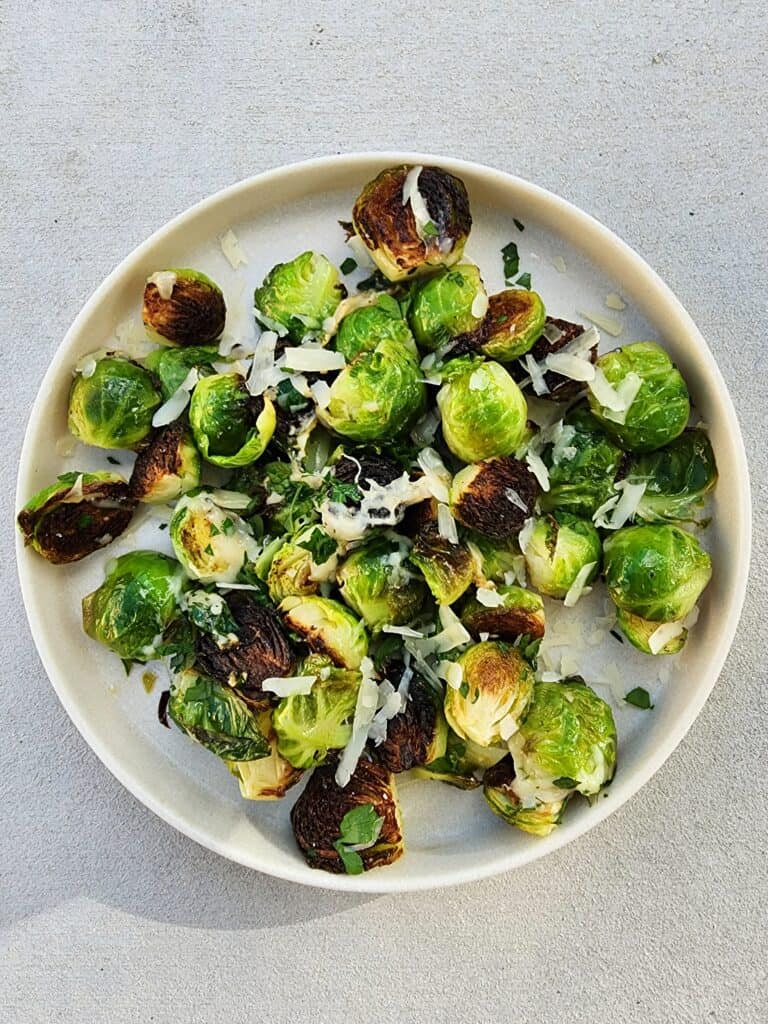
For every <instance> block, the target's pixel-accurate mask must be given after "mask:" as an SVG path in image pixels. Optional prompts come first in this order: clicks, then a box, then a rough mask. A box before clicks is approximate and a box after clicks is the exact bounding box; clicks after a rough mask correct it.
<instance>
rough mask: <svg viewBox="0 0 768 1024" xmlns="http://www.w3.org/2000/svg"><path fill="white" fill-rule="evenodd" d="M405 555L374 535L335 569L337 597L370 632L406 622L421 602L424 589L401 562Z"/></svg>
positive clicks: (395, 545) (401, 550)
mask: <svg viewBox="0 0 768 1024" xmlns="http://www.w3.org/2000/svg"><path fill="white" fill-rule="evenodd" d="M407 554H408V552H407V551H404V550H403V549H402V547H401V546H400V545H398V544H397V543H395V542H393V541H392V540H390V539H389V538H387V537H383V536H382V537H376V538H374V539H373V540H371V541H369V542H368V543H367V544H366V545H365V546H364V547H361V548H357V549H356V550H355V551H353V552H352V554H351V555H349V556H348V557H347V558H346V559H345V560H344V562H343V563H342V565H341V567H340V568H339V571H338V573H337V579H338V583H339V587H340V590H341V596H342V597H343V599H344V601H345V602H346V603H347V604H348V605H349V607H350V608H351V609H352V610H353V611H355V612H357V614H358V615H359V616H360V617H361V618H362V620H363V622H364V623H365V624H366V626H368V628H369V629H370V630H372V632H374V633H378V632H379V630H380V629H381V627H382V626H383V625H385V624H386V623H390V624H391V625H395V626H402V625H404V624H405V623H406V622H410V621H411V620H412V619H413V618H415V617H416V615H417V614H418V612H419V611H420V609H421V606H422V605H423V603H424V598H425V596H426V588H425V586H424V584H423V582H422V581H421V580H420V579H419V578H418V577H417V576H416V575H415V574H414V573H413V572H411V571H409V569H408V568H407V566H406V565H405V560H406V558H407Z"/></svg>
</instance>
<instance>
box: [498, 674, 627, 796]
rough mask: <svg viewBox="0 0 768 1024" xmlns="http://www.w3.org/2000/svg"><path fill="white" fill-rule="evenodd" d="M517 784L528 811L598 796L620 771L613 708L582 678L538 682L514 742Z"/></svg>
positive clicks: (512, 743) (514, 787)
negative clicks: (576, 795)
mask: <svg viewBox="0 0 768 1024" xmlns="http://www.w3.org/2000/svg"><path fill="white" fill-rule="evenodd" d="M509 750H510V753H511V754H512V759H513V761H514V764H515V775H516V778H515V780H514V782H513V783H512V788H513V790H514V793H515V795H516V796H517V797H518V799H519V801H520V803H521V805H522V806H523V807H524V808H536V807H538V806H539V805H540V804H549V803H553V802H558V801H559V800H563V799H565V797H566V796H567V795H568V794H569V793H572V792H573V791H574V790H576V791H578V792H579V793H583V794H584V796H594V795H595V794H597V793H599V792H600V790H601V789H602V788H603V786H605V785H607V784H608V783H609V782H610V781H611V779H612V778H613V773H614V771H615V769H616V726H615V724H614V721H613V714H612V712H611V709H610V707H609V706H608V705H607V704H606V703H605V701H604V700H602V699H601V698H600V697H598V696H597V694H596V693H595V692H594V690H592V689H590V687H589V686H587V685H585V683H584V682H583V681H582V680H580V679H569V680H566V681H565V682H562V683H536V685H535V686H534V688H533V702H532V704H531V706H530V708H529V710H528V714H527V715H526V717H525V720H524V722H523V723H522V724H521V726H520V728H519V729H518V731H517V732H516V733H514V734H513V735H512V736H511V737H510V739H509Z"/></svg>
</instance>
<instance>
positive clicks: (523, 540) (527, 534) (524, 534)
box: [517, 516, 536, 554]
mask: <svg viewBox="0 0 768 1024" xmlns="http://www.w3.org/2000/svg"><path fill="white" fill-rule="evenodd" d="M535 528H536V520H535V519H534V518H533V516H529V518H528V519H526V521H525V522H524V523H523V528H522V530H521V531H520V533H519V534H518V535H517V543H518V546H519V548H520V550H521V551H522V552H523V554H525V553H526V550H527V548H528V542H529V541H530V539H531V534H532V533H533V531H534V530H535Z"/></svg>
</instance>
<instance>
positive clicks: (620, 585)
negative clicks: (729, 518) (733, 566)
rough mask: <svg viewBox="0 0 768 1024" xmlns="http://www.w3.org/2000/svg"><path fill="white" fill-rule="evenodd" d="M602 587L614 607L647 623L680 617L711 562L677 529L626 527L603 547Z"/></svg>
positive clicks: (698, 592) (706, 579) (692, 600)
mask: <svg viewBox="0 0 768 1024" xmlns="http://www.w3.org/2000/svg"><path fill="white" fill-rule="evenodd" d="M604 559H605V570H604V572H605V583H606V586H607V587H608V593H609V594H610V595H611V598H612V600H613V602H614V604H615V605H616V606H617V607H618V608H621V609H622V610H623V611H625V612H631V613H632V615H639V616H640V618H643V619H650V620H651V621H652V622H656V623H659V622H673V621H678V620H680V619H684V618H685V616H686V615H688V613H689V612H691V611H692V610H693V607H694V605H695V604H696V602H697V601H698V599H699V596H700V595H701V592H702V590H704V588H705V587H706V585H707V584H708V583H709V579H710V576H711V575H712V562H711V561H710V557H709V555H708V554H707V553H706V551H704V550H703V549H702V547H701V545H700V544H699V542H698V541H697V540H696V538H695V537H692V536H691V534H690V533H686V532H685V530H681V529H680V527H678V526H668V525H658V526H628V527H626V528H625V529H623V530H617V531H616V532H615V533H614V534H613V535H612V536H610V537H608V538H607V539H606V541H605V545H604Z"/></svg>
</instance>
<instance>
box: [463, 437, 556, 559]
mask: <svg viewBox="0 0 768 1024" xmlns="http://www.w3.org/2000/svg"><path fill="white" fill-rule="evenodd" d="M540 494H541V486H540V484H539V482H538V480H537V479H536V477H535V476H534V475H533V473H532V472H531V471H530V469H529V468H528V466H527V464H526V463H525V462H521V461H520V459H515V458H512V457H511V456H508V455H503V456H499V457H498V458H495V459H487V460H486V461H484V462H477V463H474V464H473V465H470V466H465V467H464V469H462V470H460V471H459V472H458V473H457V474H456V476H455V477H454V478H453V481H452V483H451V493H450V502H451V511H452V512H453V514H454V516H455V517H456V518H457V519H458V520H459V522H461V523H463V524H464V525H465V526H469V527H470V528H471V529H473V530H476V531H477V532H478V533H481V534H483V535H485V536H486V537H491V538H493V539H494V540H506V539H507V538H509V537H515V536H517V534H518V533H519V532H520V530H521V529H522V526H523V523H524V522H525V520H526V519H528V518H529V516H531V515H532V513H533V509H534V506H535V505H536V499H537V498H538V497H539V495H540Z"/></svg>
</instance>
